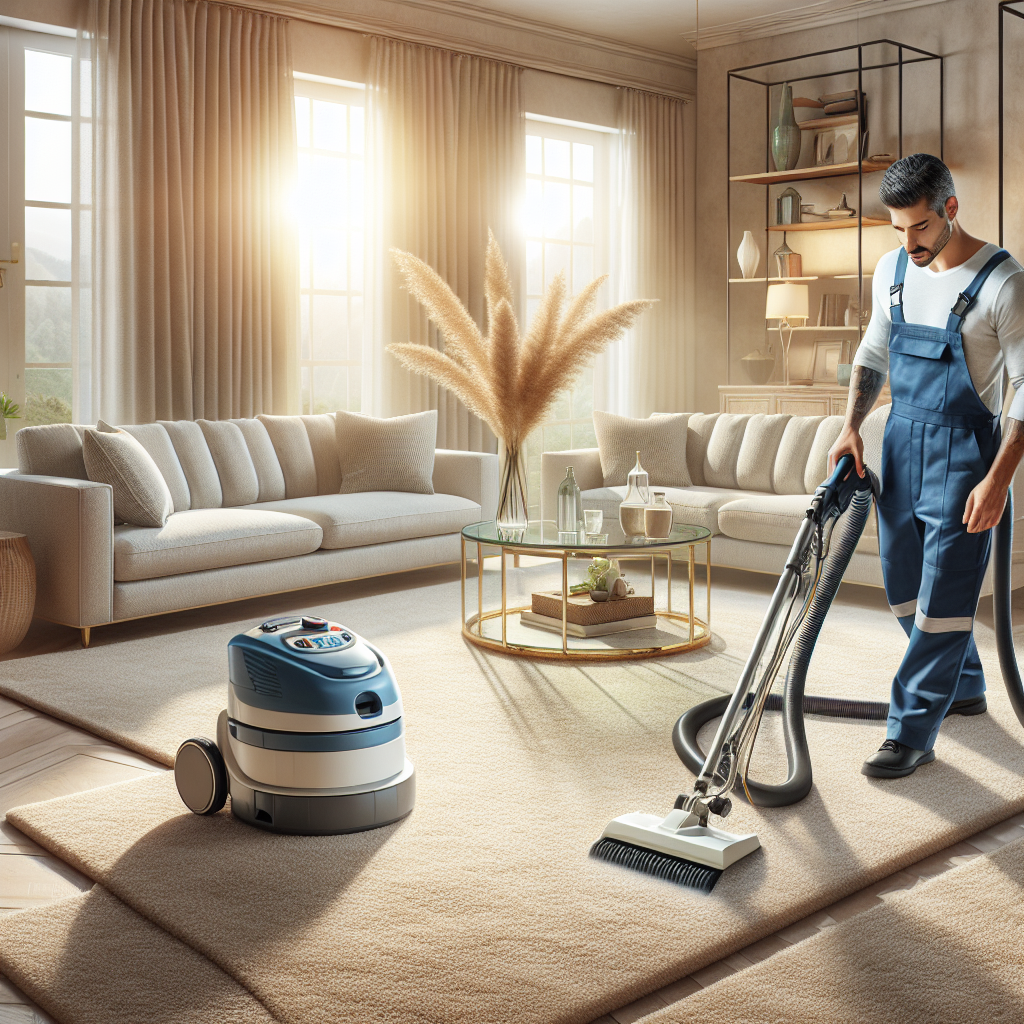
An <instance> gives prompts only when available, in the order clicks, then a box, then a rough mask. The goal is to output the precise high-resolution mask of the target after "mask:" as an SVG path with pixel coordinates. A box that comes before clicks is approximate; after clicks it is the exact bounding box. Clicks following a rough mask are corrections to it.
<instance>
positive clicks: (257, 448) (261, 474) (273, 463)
mask: <svg viewBox="0 0 1024 1024" xmlns="http://www.w3.org/2000/svg"><path fill="white" fill-rule="evenodd" d="M231 422H232V423H234V425H235V426H236V427H238V429H239V430H240V431H241V432H242V436H243V437H244V438H245V443H246V446H247V447H248V449H249V458H251V459H252V464H253V466H254V467H255V469H256V479H257V480H258V481H259V484H260V493H259V498H258V499H257V500H259V501H277V500H279V499H280V498H283V497H284V494H285V491H284V473H283V472H282V471H281V463H280V462H279V461H278V459H277V452H276V451H274V443H273V441H271V440H270V435H269V434H268V433H267V428H266V427H265V426H264V425H263V424H262V423H260V421H259V420H231Z"/></svg>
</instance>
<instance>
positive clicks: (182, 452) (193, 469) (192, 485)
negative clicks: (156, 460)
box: [159, 420, 224, 509]
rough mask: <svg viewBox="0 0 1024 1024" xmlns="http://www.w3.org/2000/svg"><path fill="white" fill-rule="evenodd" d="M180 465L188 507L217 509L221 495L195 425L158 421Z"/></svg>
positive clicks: (202, 436) (185, 422) (179, 421)
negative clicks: (186, 491) (188, 502)
mask: <svg viewBox="0 0 1024 1024" xmlns="http://www.w3.org/2000/svg"><path fill="white" fill-rule="evenodd" d="M159 422H160V425H161V426H162V427H163V428H164V430H166V431H167V434H168V436H169V437H170V439H171V444H173V445H174V451H175V453H176V454H177V456H178V462H180V463H181V468H182V471H183V472H184V474H185V479H186V480H187V481H188V491H189V495H190V498H191V507H192V508H194V509H195V508H220V506H221V502H222V501H223V499H224V492H223V491H222V490H221V487H220V477H219V476H218V475H217V467H216V465H215V464H214V461H213V456H212V455H211V454H210V446H209V445H208V444H207V443H206V437H205V436H204V435H203V431H202V429H201V428H200V426H199V424H198V423H195V422H193V421H192V420H160V421H159Z"/></svg>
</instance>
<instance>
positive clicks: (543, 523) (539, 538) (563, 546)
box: [462, 519, 711, 551]
mask: <svg viewBox="0 0 1024 1024" xmlns="http://www.w3.org/2000/svg"><path fill="white" fill-rule="evenodd" d="M462 536H463V537H465V538H466V540H469V541H476V542H477V543H480V544H501V545H502V546H503V547H506V548H517V547H522V548H551V549H552V550H556V551H565V550H567V549H570V550H572V551H587V550H593V551H613V550H616V551H635V550H636V549H637V548H665V547H672V546H673V545H677V544H700V543H702V542H703V541H706V540H710V539H711V531H710V530H706V529H704V527H703V526H687V525H685V524H681V523H677V524H675V525H673V527H672V532H671V533H670V534H669V535H668V537H659V538H652V537H644V536H640V537H627V536H626V535H625V534H624V533H623V532H622V528H621V527H620V526H619V524H618V523H617V522H616V521H615V520H611V521H608V520H607V519H606V520H605V522H604V523H603V524H602V526H601V533H596V534H595V533H585V532H584V531H583V530H580V532H579V533H565V532H564V531H559V529H558V527H557V525H556V524H555V522H554V520H551V519H544V520H540V519H536V520H533V521H532V522H531V523H530V524H529V526H528V527H527V528H526V529H525V530H516V531H505V530H501V531H499V530H498V527H497V524H496V523H495V522H494V520H493V519H492V520H488V521H487V522H485V523H473V524H472V525H471V526H466V527H464V528H463V530H462Z"/></svg>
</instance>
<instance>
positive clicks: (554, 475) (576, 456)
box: [540, 448, 604, 520]
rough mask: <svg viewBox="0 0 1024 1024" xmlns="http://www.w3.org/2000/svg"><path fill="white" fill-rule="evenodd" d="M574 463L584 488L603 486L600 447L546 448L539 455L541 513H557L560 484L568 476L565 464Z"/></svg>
mask: <svg viewBox="0 0 1024 1024" xmlns="http://www.w3.org/2000/svg"><path fill="white" fill-rule="evenodd" d="M566 466H572V472H573V476H575V477H576V483H577V484H578V485H579V488H580V490H581V491H590V490H593V489H594V488H595V487H604V472H603V470H602V469H601V452H600V449H599V448H576V449H574V450H572V451H565V452H544V454H543V455H541V457H540V517H541V519H552V520H553V519H555V518H556V516H557V514H558V485H559V484H560V483H561V482H562V481H563V480H564V479H565V467H566Z"/></svg>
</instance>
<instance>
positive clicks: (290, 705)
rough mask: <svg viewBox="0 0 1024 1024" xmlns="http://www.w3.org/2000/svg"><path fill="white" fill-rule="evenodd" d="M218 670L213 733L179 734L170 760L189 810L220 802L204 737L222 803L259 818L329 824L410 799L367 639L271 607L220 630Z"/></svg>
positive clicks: (393, 716) (353, 826)
mask: <svg viewBox="0 0 1024 1024" xmlns="http://www.w3.org/2000/svg"><path fill="white" fill-rule="evenodd" d="M228 679H229V682H228V707H227V710H226V711H223V712H221V715H220V719H219V721H218V723H217V743H216V745H214V744H212V743H211V742H210V741H208V740H207V741H202V740H200V739H195V740H186V741H185V743H184V744H182V747H181V749H180V750H179V752H178V758H177V760H176V762H175V779H176V781H177V782H178V790H179V792H180V793H181V796H182V799H183V800H184V801H185V803H186V805H187V806H189V807H190V808H191V809H192V810H193V811H196V812H197V813H200V814H202V813H207V814H209V813H213V810H214V809H219V807H220V806H223V803H224V800H223V797H221V798H220V799H219V806H218V807H216V808H213V807H212V805H213V804H217V803H218V796H219V794H218V792H217V790H218V786H217V782H218V780H217V778H216V776H217V768H216V765H214V764H213V761H215V760H216V758H217V754H216V753H212V752H211V749H210V748H213V750H214V751H216V752H217V753H219V755H220V757H221V758H222V759H223V769H224V773H225V774H226V778H225V779H224V780H223V782H224V785H223V786H222V787H221V788H223V789H225V790H226V791H229V792H230V794H231V810H232V813H233V814H234V815H235V816H236V817H238V818H241V819H242V820H243V821H245V822H248V823H249V824H251V825H256V826H258V827H260V828H264V829H268V830H270V831H274V832H289V833H293V834H298V835H335V834H338V833H343V832H359V831H363V830H365V829H370V828H378V827H380V826H381V825H387V824H390V823H391V822H393V821H397V820H398V819H399V818H403V817H405V815H407V814H408V813H409V812H410V811H411V810H412V808H413V803H414V801H415V791H416V783H415V771H414V769H413V766H412V764H411V763H410V762H409V760H408V759H407V758H406V756H405V723H404V720H403V717H402V698H401V694H400V693H399V690H398V685H397V683H396V681H395V676H394V672H393V671H392V668H391V664H390V662H389V661H388V659H387V658H386V657H385V655H384V654H383V652H381V651H379V650H378V649H377V648H376V647H374V646H373V645H372V644H370V643H369V642H367V641H366V640H364V639H363V638H362V637H360V636H358V635H357V634H356V633H354V632H352V631H351V630H349V629H346V628H345V627H344V626H342V625H341V624H340V623H337V622H330V621H328V620H326V619H322V618H318V617H315V616H310V615H306V616H302V617H301V618H299V617H288V618H282V619H271V620H269V621H267V622H264V623H262V624H261V625H259V626H257V627H256V628H254V629H251V630H249V631H248V632H247V633H240V634H239V635H238V636H235V637H234V638H232V640H231V641H230V642H229V644H228ZM190 744H191V745H192V746H191V747H190ZM204 761H206V762H210V764H211V766H210V767H209V768H206V767H204V764H203V762H204ZM179 763H180V768H179ZM204 773H206V774H204ZM179 775H180V778H179ZM224 795H226V794H224ZM208 804H209V805H211V806H210V809H207V805H208Z"/></svg>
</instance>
